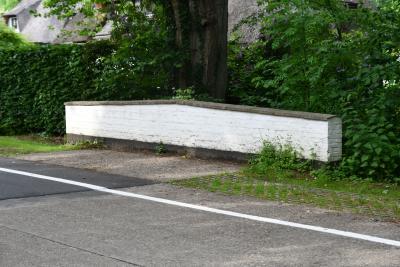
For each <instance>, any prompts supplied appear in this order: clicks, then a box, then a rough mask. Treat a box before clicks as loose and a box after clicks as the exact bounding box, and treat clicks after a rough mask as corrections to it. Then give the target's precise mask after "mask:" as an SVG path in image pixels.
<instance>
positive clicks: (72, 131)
mask: <svg viewBox="0 0 400 267" xmlns="http://www.w3.org/2000/svg"><path fill="white" fill-rule="evenodd" d="M65 110H66V123H67V125H66V129H67V136H68V140H69V141H76V140H90V139H94V138H96V139H101V140H103V141H104V142H106V145H108V146H111V147H114V148H118V149H122V150H133V149H154V148H155V147H156V146H157V144H160V143H163V144H164V145H165V148H166V149H167V150H171V151H175V152H179V153H187V152H189V153H190V154H192V155H195V156H200V157H210V158H215V157H217V158H225V159H244V158H246V156H247V155H249V154H255V153H257V152H259V151H260V150H261V148H262V146H263V142H264V141H268V142H271V143H275V144H280V145H290V146H292V147H293V148H294V149H295V150H296V151H297V152H298V154H299V155H300V156H301V157H303V158H305V159H315V160H318V161H322V162H331V161H337V160H339V159H340V158H341V153H342V123H341V119H340V118H338V117H336V116H334V115H328V114H318V113H308V112H295V111H286V110H277V109H268V108H258V107H249V106H239V105H228V104H219V103H208V102H198V101H186V100H149V101H110V102H69V103H66V104H65Z"/></svg>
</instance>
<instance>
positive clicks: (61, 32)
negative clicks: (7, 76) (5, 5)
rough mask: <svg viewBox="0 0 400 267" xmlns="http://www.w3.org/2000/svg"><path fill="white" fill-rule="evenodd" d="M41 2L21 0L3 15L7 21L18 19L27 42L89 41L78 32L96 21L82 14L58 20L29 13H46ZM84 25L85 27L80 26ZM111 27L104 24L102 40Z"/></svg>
mask: <svg viewBox="0 0 400 267" xmlns="http://www.w3.org/2000/svg"><path fill="white" fill-rule="evenodd" d="M43 2H44V1H43V0H22V1H21V2H20V3H19V4H18V5H17V6H16V7H14V8H13V9H12V10H10V11H8V12H6V13H5V14H3V17H4V18H5V19H6V20H7V18H9V17H14V16H16V17H17V18H18V24H19V31H20V33H21V34H22V35H24V36H25V37H26V38H27V39H28V40H29V41H31V42H35V43H54V44H57V43H71V42H73V43H77V42H86V41H88V40H89V39H90V37H88V36H83V35H80V34H79V31H80V30H82V29H84V28H85V27H88V25H89V27H90V25H93V27H94V26H95V25H96V21H94V20H92V19H88V18H85V16H84V15H83V14H80V13H78V14H77V15H75V16H74V17H71V18H68V19H62V20H60V19H58V18H57V17H56V16H34V15H32V14H31V11H34V12H36V13H38V14H46V13H48V11H49V10H48V9H47V8H46V7H44V4H43ZM82 24H86V26H82ZM111 29H112V26H110V25H107V24H106V29H103V30H101V31H100V32H101V36H102V39H105V38H107V36H109V35H110V32H111Z"/></svg>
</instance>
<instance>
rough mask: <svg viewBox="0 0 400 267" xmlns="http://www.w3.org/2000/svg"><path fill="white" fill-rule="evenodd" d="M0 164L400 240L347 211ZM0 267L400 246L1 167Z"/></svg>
mask: <svg viewBox="0 0 400 267" xmlns="http://www.w3.org/2000/svg"><path fill="white" fill-rule="evenodd" d="M0 168H7V169H13V170H19V171H26V172H30V173H35V174H41V175H47V176H53V177H57V178H63V179H68V180H72V181H76V182H83V183H89V184H94V185H98V186H103V187H107V188H118V189H119V190H122V191H124V192H132V193H136V194H143V195H147V196H154V197H159V198H165V199H171V200H177V201H181V202H185V203H192V204H199V205H203V206H208V207H213V208H219V209H224V210H231V211H236V212H242V213H246V214H253V215H258V216H265V217H269V218H276V219H281V220H288V221H293V222H298V223H305V224H309V225H317V226H323V227H329V228H334V229H341V230H346V231H352V232H356V233H361V234H368V235H374V236H379V237H382V238H388V239H394V240H400V226H399V225H398V224H394V223H387V222H377V221H373V220H370V219H368V218H364V217H355V216H353V215H350V214H337V213H333V212H330V211H326V210H321V209H315V208H309V207H304V206H298V205H285V204H281V203H276V202H260V201H257V200H254V199H251V198H243V197H229V196H224V195H220V194H213V193H208V192H201V191H196V190H189V189H183V188H177V187H174V186H170V185H166V184H156V183H155V182H154V181H151V180H146V179H140V178H132V177H130V178H127V177H124V176H119V175H112V174H103V173H99V172H94V171H89V170H81V169H75V168H66V167H60V166H54V165H47V164H43V163H34V162H29V161H21V160H14V159H2V158H0ZM0 266H5V267H8V266H335V267H337V266H400V248H398V247H395V246H388V245H384V244H378V243H373V242H369V241H363V240H358V239H353V238H345V237H340V236H335V235H331V234H324V233H319V232H314V231H308V230H304V229H296V228H291V227H287V226H281V225H274V224H268V223H262V222H257V221H251V220H246V219H242V218H233V217H230V216H225V215H221V214H213V213H208V212H204V211H198V210H192V209H188V208H183V207H176V206H172V205H167V204H163V203H155V202H151V201H147V200H143V199H135V198H129V197H123V196H117V195H112V194H107V193H103V192H95V191H92V190H88V189H85V188H82V187H78V186H73V185H67V184H62V183H58V182H54V181H46V180H40V179H35V178H32V177H27V176H23V175H18V174H10V173H5V172H1V171H0Z"/></svg>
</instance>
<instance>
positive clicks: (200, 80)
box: [170, 0, 228, 99]
mask: <svg viewBox="0 0 400 267" xmlns="http://www.w3.org/2000/svg"><path fill="white" fill-rule="evenodd" d="M170 4H171V5H170V6H171V8H172V10H173V15H174V21H175V31H176V33H175V44H176V46H177V48H178V49H179V50H184V51H186V52H187V53H188V56H187V59H186V62H185V63H184V64H183V65H182V67H181V68H180V69H179V70H178V71H177V83H178V86H179V87H188V86H195V87H196V88H199V87H200V88H202V89H205V90H207V91H208V93H209V94H210V96H212V97H214V98H219V99H224V98H225V94H226V87H227V79H228V78H227V77H228V74H227V45H228V0H170Z"/></svg>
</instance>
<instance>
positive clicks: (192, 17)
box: [46, 0, 228, 99]
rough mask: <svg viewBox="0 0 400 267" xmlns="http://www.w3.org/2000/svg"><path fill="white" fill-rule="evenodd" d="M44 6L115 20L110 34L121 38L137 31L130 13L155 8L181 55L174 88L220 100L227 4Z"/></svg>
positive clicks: (135, 1)
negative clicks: (193, 91)
mask: <svg viewBox="0 0 400 267" xmlns="http://www.w3.org/2000/svg"><path fill="white" fill-rule="evenodd" d="M46 3H47V6H48V7H50V8H51V13H52V14H57V15H59V16H62V17H68V16H73V15H74V14H76V12H77V11H78V12H80V13H83V14H84V15H86V16H87V17H96V16H97V17H99V13H103V15H104V14H107V17H108V18H109V19H111V20H113V21H114V22H115V23H114V29H116V32H118V34H119V35H120V36H125V37H126V36H128V37H129V36H134V35H135V30H137V29H135V25H137V24H138V23H132V20H130V19H129V18H131V17H132V16H131V14H132V13H135V12H138V9H139V11H142V12H150V13H151V12H152V11H154V10H157V11H158V14H159V10H160V9H162V12H163V14H164V15H165V20H166V23H167V24H169V25H168V28H169V29H170V31H171V34H172V35H173V38H172V39H173V49H174V50H176V51H179V52H180V55H182V57H181V59H182V62H181V64H177V67H176V70H175V71H174V80H175V84H176V86H178V87H179V88H187V87H192V86H193V87H195V88H196V89H197V90H203V91H207V92H208V93H209V95H210V96H212V97H214V98H219V99H223V98H225V93H226V87H227V32H228V0H141V1H140V0H89V3H88V1H87V0H86V1H85V0H47V1H46ZM94 6H96V7H97V9H94V8H93V7H94ZM99 7H100V8H99ZM100 17H101V16H100ZM145 17H146V16H144V17H141V18H142V19H145ZM147 18H150V19H151V16H147ZM103 21H104V20H103ZM128 40H129V38H128Z"/></svg>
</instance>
